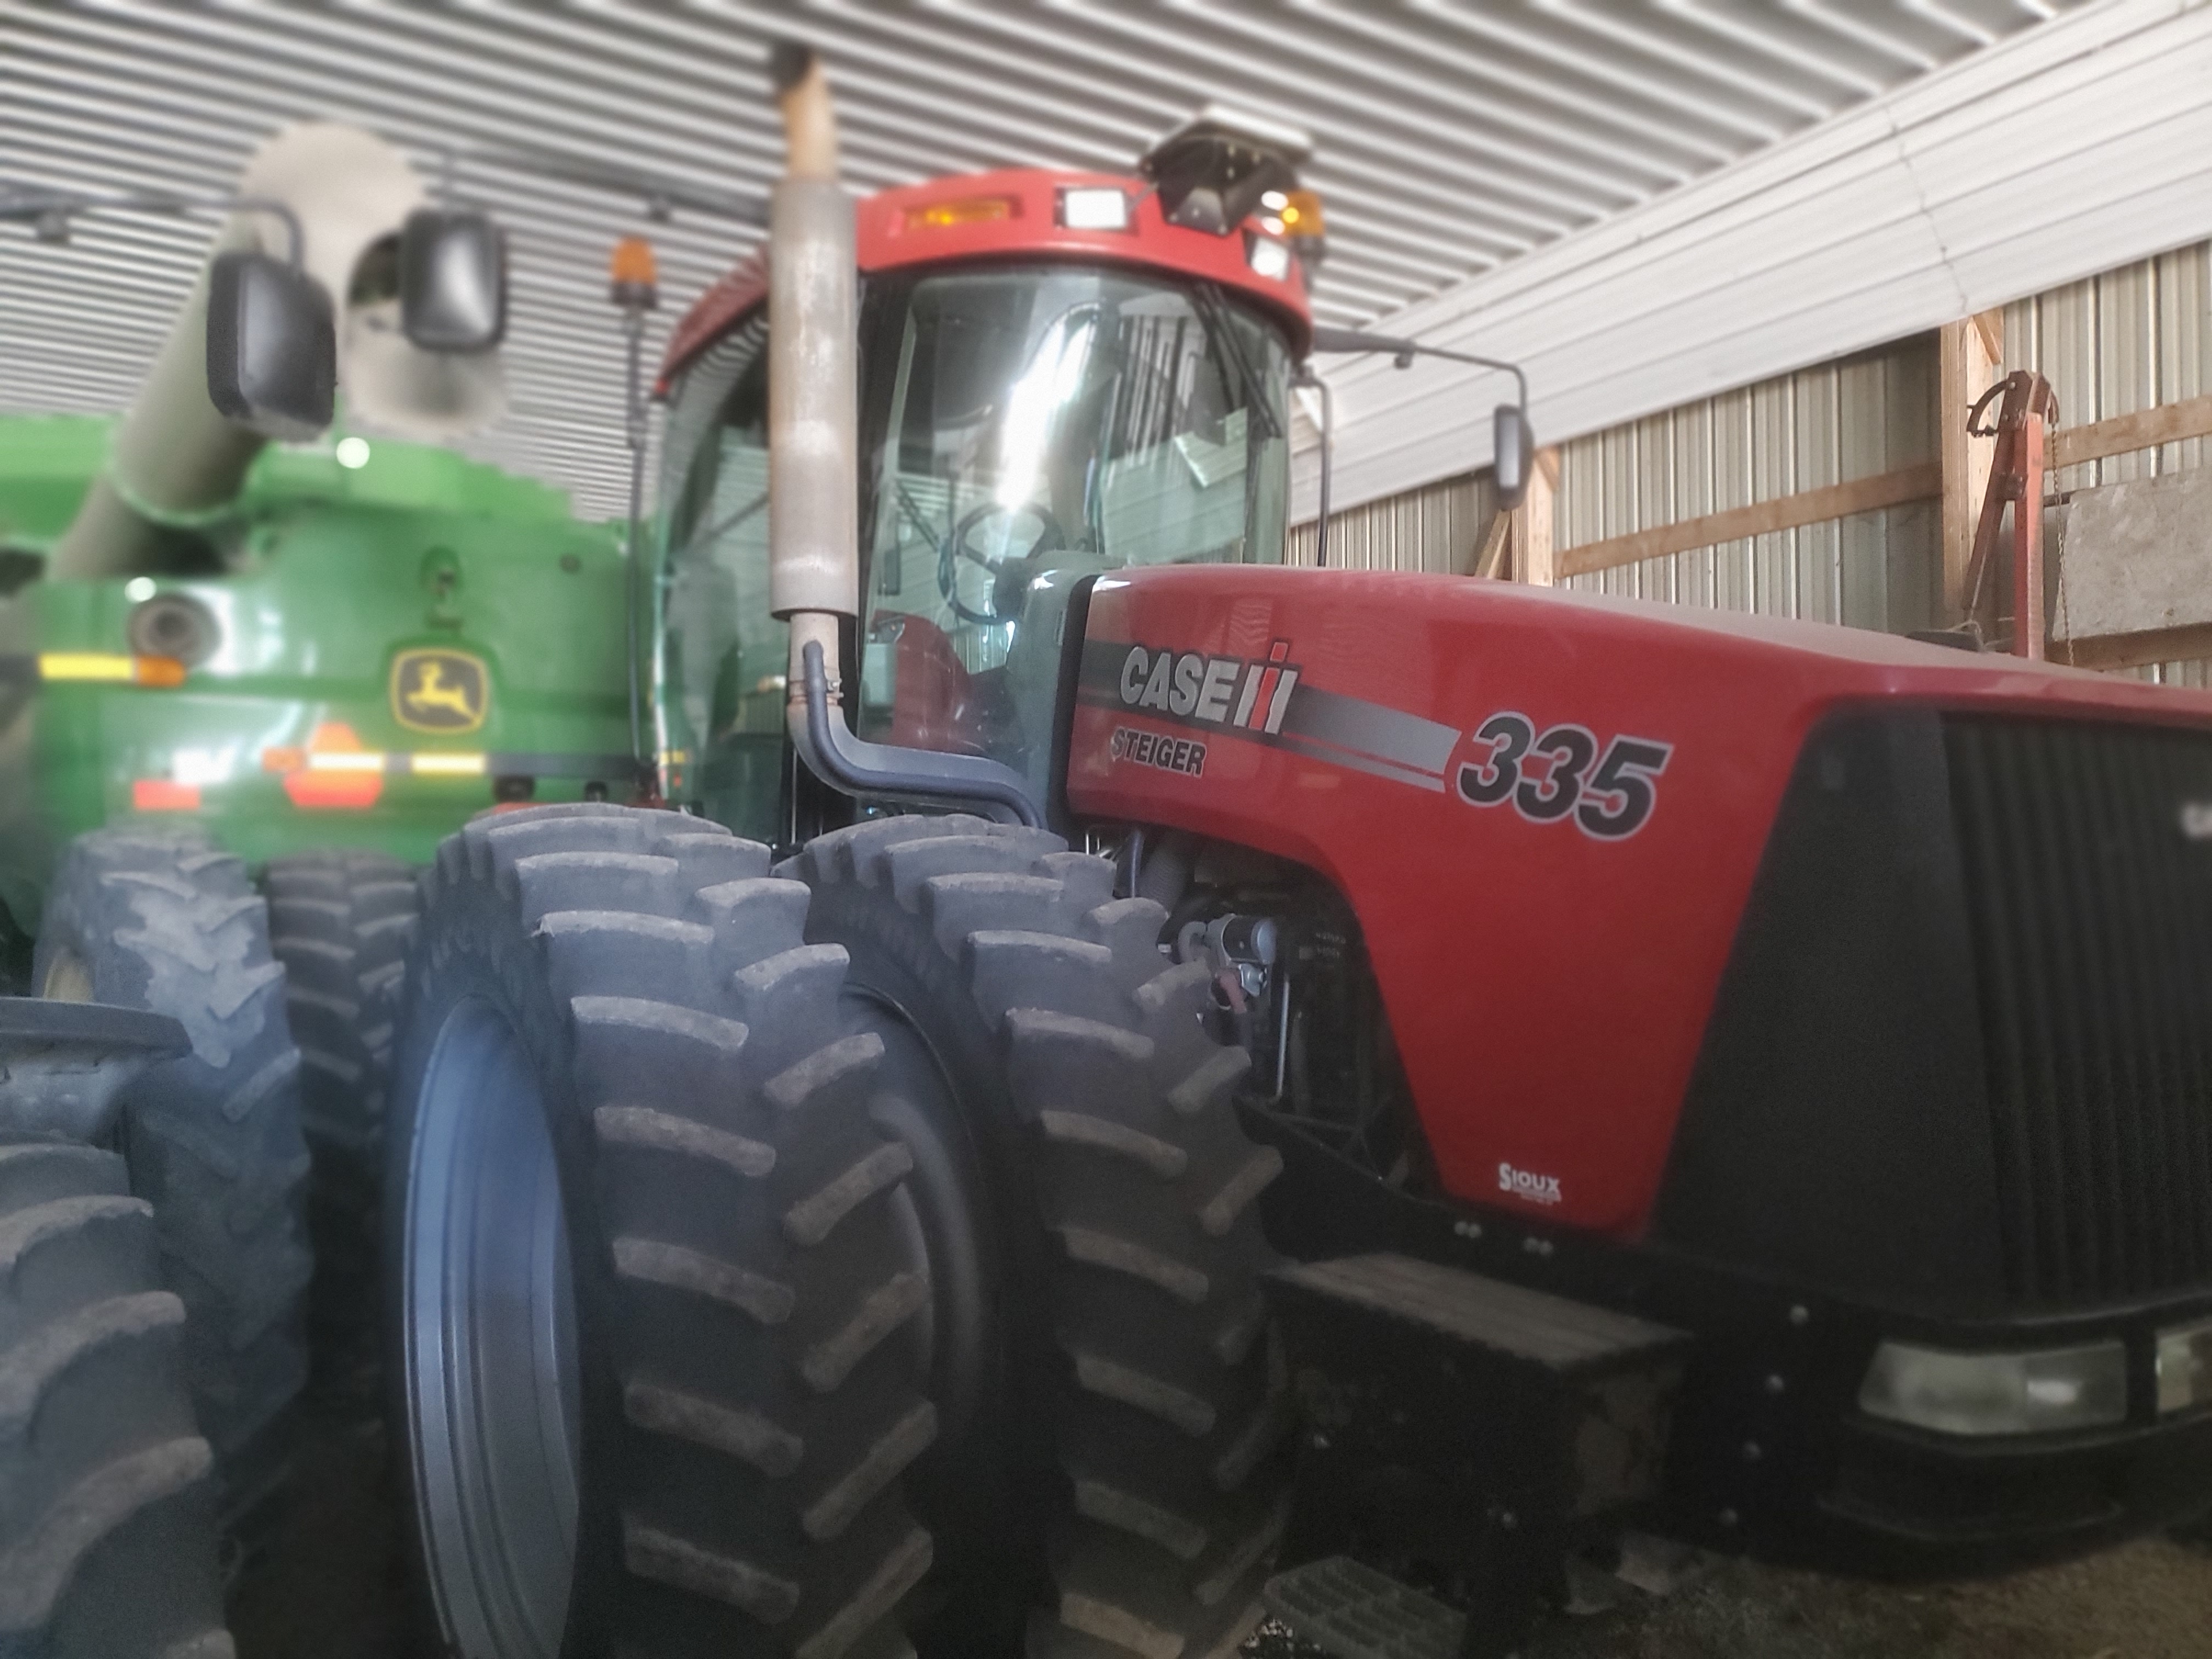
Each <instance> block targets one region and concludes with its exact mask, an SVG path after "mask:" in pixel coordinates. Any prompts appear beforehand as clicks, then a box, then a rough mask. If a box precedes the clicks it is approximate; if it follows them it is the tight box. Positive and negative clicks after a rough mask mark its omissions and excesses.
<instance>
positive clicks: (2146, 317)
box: [2003, 242, 2212, 690]
mask: <svg viewBox="0 0 2212 1659" xmlns="http://www.w3.org/2000/svg"><path fill="white" fill-rule="evenodd" d="M2003 368H2005V369H2006V370H2007V371H2009V370H2012V369H2015V368H2032V369H2036V370H2038V371H2039V372H2040V373H2041V374H2044V375H2045V377H2046V378H2047V379H2048V380H2050V381H2051V390H2052V391H2054V392H2057V394H2058V420H2059V425H2060V426H2061V428H2065V427H2071V426H2086V425H2087V424H2089V423H2090V422H2093V421H2101V420H2108V419H2110V418H2111V417H2112V416H2115V415H2130V414H2133V413H2134V412H2135V411H2136V410H2139V409H2149V408H2152V407H2154V406H2155V405H2157V404H2172V403H2179V402H2180V401H2182V400H2183V399H2184V398H2197V397H2202V396H2203V395H2204V394H2205V393H2206V392H2212V242H2198V243H2197V244H2195V245H2194V246H2190V247H2184V248H2176V249H2174V250H2173V251H2172V252H2169V253H2161V254H2160V255H2159V256H2157V257H2156V258H2151V259H2138V260H2136V262H2134V263H2133V264H2125V265H2122V266H2120V267H2119V268H2118V270H2108V271H2106V272H2104V273H2103V274H2102V275H2100V276H2092V277H2090V278H2088V279H2087V280H2086V281H2084V282H2079V283H2067V284H2066V285H2065V286H2064V287H2063V288H2055V289H2051V290H2049V291H2048V292H2046V293H2043V294H2037V295H2031V296H2030V297H2029V298H2027V299H2025V300H2021V301H2015V303H2014V304H2012V305H2008V306H2007V307H2005V308H2004V362H2003ZM2208 461H2212V439H2204V438H2191V439H2187V440H2185V441H2182V442H2179V443H2170V444H2162V445H2160V447H2157V448H2156V449H2143V450H2137V451H2136V452H2135V453H2132V454H2126V455H2109V456H2106V458H2105V459H2102V460H2097V461H2085V462H2083V463H2082V464H2081V465H2078V466H2069V467H2062V468H2060V469H2059V470H2058V471H2057V472H2056V473H2055V474H2054V475H2053V477H2052V479H2051V489H2057V490H2069V489H2094V488H2095V487H2096V486H2097V485H2099V484H2106V483H2118V482H2120V481H2121V480H2123V479H2126V478H2145V477H2155V476H2157V475H2158V474H2160V473H2166V472H2179V471H2185V470H2187V469H2189V468H2191V467H2199V466H2203V465H2206V464H2207V463H2208ZM2058 553H2059V556H2060V557H2061V558H2062V559H2063V556H2064V549H2063V547H2061V548H2060V549H2059V550H2058ZM2129 672H2131V673H2133V674H2134V675H2135V676H2136V678H2139V679H2146V680H2150V681H2153V682H2154V683H2156V684H2161V685H2184V686H2189V687H2191V688H2195V689H2198V690H2204V689H2212V662H2207V661H2201V660H2200V661H2193V662H2169V663H2157V664H2152V665H2147V666H2145V667H2142V668H2137V669H2132V670H2130V671H2129Z"/></svg>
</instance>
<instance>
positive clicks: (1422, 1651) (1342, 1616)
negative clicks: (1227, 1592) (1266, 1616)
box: [1260, 1555, 1467, 1659]
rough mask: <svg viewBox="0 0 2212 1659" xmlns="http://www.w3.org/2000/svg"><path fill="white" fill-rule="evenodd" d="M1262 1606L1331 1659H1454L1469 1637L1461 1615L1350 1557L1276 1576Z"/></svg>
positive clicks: (1262, 1595)
mask: <svg viewBox="0 0 2212 1659" xmlns="http://www.w3.org/2000/svg"><path fill="white" fill-rule="evenodd" d="M1260 1600H1261V1602H1262V1603H1263V1604H1264V1605H1265V1606H1266V1607H1267V1611H1268V1612H1269V1613H1273V1614H1274V1616H1275V1617H1276V1618H1278V1619H1279V1620H1282V1621H1283V1623H1285V1625H1288V1626H1290V1627H1291V1631H1292V1632H1294V1633H1295V1634H1296V1635H1297V1637H1298V1638H1299V1639H1301V1640H1302V1641H1306V1642H1310V1643H1312V1644H1314V1645H1315V1646H1316V1647H1319V1648H1322V1649H1325V1650H1328V1653H1329V1654H1330V1655H1331V1656H1332V1659H1455V1656H1456V1655H1458V1653H1459V1652H1460V1650H1461V1646H1462V1643H1463V1642H1464V1641H1465V1639H1466V1637H1467V1620H1466V1618H1465V1617H1464V1616H1463V1615H1462V1614H1460V1613H1454V1612H1453V1611H1452V1610H1451V1609H1450V1608H1449V1607H1446V1606H1444V1604H1443V1602H1441V1601H1437V1599H1436V1598H1435V1597H1433V1596H1431V1595H1425V1594H1423V1593H1422V1592H1421V1591H1419V1590H1417V1589H1413V1587H1412V1586H1411V1585H1409V1584H1401V1583H1399V1582H1398V1581H1397V1580H1396V1579H1395V1578H1392V1577H1388V1576H1387V1575H1385V1574H1383V1573H1379V1572H1377V1571H1375V1569H1374V1568H1372V1567H1369V1566H1363V1565H1361V1564H1360V1563H1358V1562H1357V1561H1354V1560H1352V1559H1351V1558H1350V1557H1348V1556H1342V1555H1332V1556H1330V1557H1328V1559H1326V1560H1322V1561H1311V1562H1309V1563H1307V1564H1306V1565H1304V1566H1303V1567H1293V1568H1292V1569H1291V1571H1288V1572H1279V1573H1277V1574H1276V1575H1275V1576H1274V1577H1273V1578H1270V1579H1269V1580H1268V1581H1267V1588H1266V1589H1262V1590H1261V1592H1260Z"/></svg>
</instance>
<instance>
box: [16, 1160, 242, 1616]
mask: <svg viewBox="0 0 2212 1659" xmlns="http://www.w3.org/2000/svg"><path fill="white" fill-rule="evenodd" d="M129 1179H130V1178H129V1175H128V1172H127V1171H126V1170H125V1168H124V1164H123V1160H122V1159H121V1158H118V1157H117V1156H115V1155H114V1154H113V1153H112V1152H100V1151H98V1150H96V1149H94V1148H93V1147H90V1146H77V1145H74V1144H71V1143H68V1142H58V1141H52V1140H25V1139H9V1140H4V1141H0V1655H5V1656H7V1659H230V1656H231V1651H232V1650H231V1643H230V1638H229V1637H228V1635H226V1634H225V1633H224V1632H223V1629H222V1589H221V1585H220V1583H219V1582H218V1579H217V1577H216V1513H215V1510H216V1504H215V1496H216V1495H215V1490H214V1482H213V1480H212V1479H211V1478H210V1473H211V1471H212V1469H213V1468H214V1462H215V1458H214V1453H213V1452H212V1451H211V1450H210V1449H209V1446H208V1443H207V1442H206V1440H205V1439H204V1438H203V1437H201V1434H200V1432H199V1430H198V1428H197V1425H195V1424H194V1422H193V1419H192V1407H191V1397H190V1396H189V1395H187V1394H186V1392H185V1385H184V1378H183V1376H182V1374H181V1372H180V1370H179V1339H180V1338H181V1336H182V1335H183V1332H184V1325H185V1309H184V1304H182V1303H180V1302H179V1300H178V1299H177V1298H176V1297H174V1296H173V1295H172V1294H171V1293H170V1292H168V1291H164V1290H162V1289H161V1267H160V1261H159V1259H158V1256H157V1252H156V1240H155V1227H154V1217H153V1212H152V1210H151V1208H150V1207H149V1206H148V1205H147V1203H146V1202H145V1200H143V1199H137V1198H132V1197H131V1196H130V1195H129Z"/></svg>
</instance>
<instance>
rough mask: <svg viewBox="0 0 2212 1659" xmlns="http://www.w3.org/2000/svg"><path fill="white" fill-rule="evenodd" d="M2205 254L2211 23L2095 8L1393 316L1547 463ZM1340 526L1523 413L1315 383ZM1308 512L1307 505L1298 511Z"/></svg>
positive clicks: (1415, 372) (1436, 379)
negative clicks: (1601, 441)
mask: <svg viewBox="0 0 2212 1659" xmlns="http://www.w3.org/2000/svg"><path fill="white" fill-rule="evenodd" d="M2207 236H2212V8H2208V7H2206V6H2204V5H2203V4H2202V3H2198V0H2104V3H2100V4H2098V5H2094V6H2091V7H2087V8H2084V9H2081V10H2079V11H2075V12H2073V13H2071V14H2069V15H2067V16H2065V17H2063V18H2061V19H2059V20H2058V21H2055V22H2053V23H2051V24H2049V25H2047V26H2046V27H2044V28H2041V29H2039V30H2037V31H2035V32H2034V33H2030V34H2027V35H2024V36H2021V37H2020V38H2018V39H2016V40H2010V41H2008V42H2005V43H2003V44H2002V45H2001V46H1997V47H1996V48H1995V49H1993V50H1991V51H1989V52H1984V53H1981V54H1978V55H1976V56H1975V57H1973V58H1971V59H1968V60H1966V61H1965V62H1963V63H1960V64H1956V65H1954V66H1953V67H1950V68H1947V69H1945V70H1942V72H1940V73H1938V74H1935V75H1931V76H1927V77H1925V78H1924V79H1920V80H1916V81H1915V82H1911V84H1909V85H1906V86H1903V87H1900V88H1897V89H1895V90H1893V91H1892V92H1889V93H1886V94H1883V95H1882V96H1881V97H1880V98H1879V99H1875V100H1871V101H1869V103H1867V104H1865V105H1863V106H1861V107H1859V108H1857V109H1855V110H1852V111H1850V112H1845V113H1844V114H1842V115H1839V116H1837V117H1834V118H1831V119H1829V120H1827V121H1826V122H1823V123H1821V124H1820V125H1819V126H1817V127H1814V128H1812V129H1809V130H1808V131H1805V132H1803V133H1802V134H1800V135H1798V136H1796V137H1793V138H1790V139H1787V140H1784V142H1782V143H1778V144H1776V145H1774V146H1772V147H1771V148H1770V149H1765V150H1763V151H1761V152H1759V154H1757V155H1753V156H1750V157H1747V158H1746V159H1744V160H1743V161H1738V162H1736V163H1735V164H1733V165H1731V166H1730V167H1727V168H1724V169H1723V170H1721V171H1719V172H1717V173H1712V174H1711V175H1709V176H1708V177H1706V178H1705V179H1699V180H1696V181H1694V182H1692V183H1691V184H1689V185H1684V186H1683V187H1681V188H1680V189H1679V190H1677V191H1673V192H1670V193H1669V194H1668V195H1666V196H1663V197H1656V198H1655V199H1654V200H1653V201H1651V202H1650V203H1647V204H1644V205H1642V206H1640V207H1638V208H1636V209H1633V210H1630V211H1628V212H1626V213H1624V214H1621V215H1619V216H1615V217H1613V218H1611V219H1608V220H1607V221H1606V222H1602V223H1601V224H1598V225H1595V226H1591V227H1588V228H1584V229H1583V230H1581V231H1579V232H1577V234H1574V235H1573V236H1571V237H1568V238H1565V239H1564V240H1561V241H1559V242H1558V243H1557V244H1555V245H1553V246H1550V247H1547V248H1543V249H1540V250H1537V251H1535V252H1531V253H1529V254H1528V255H1526V256H1524V257H1523V258H1521V259H1519V260H1516V261H1515V262H1514V263H1513V264H1510V265H1506V266H1504V267H1501V268H1499V269H1498V270H1493V271H1489V272H1486V273H1484V274H1482V275H1480V276H1476V277H1474V278H1471V279H1469V280H1468V281H1466V282H1464V283H1456V284H1455V285H1454V286H1453V287H1451V288H1450V289H1446V290H1444V291H1443V292H1441V293H1439V294H1437V295H1433V296H1431V297H1430V298H1427V299H1425V300H1421V301H1416V302H1414V303H1413V305H1411V306H1409V307H1407V308H1406V309H1405V310H1404V311H1403V312H1401V313H1399V315H1398V317H1397V318H1396V319H1395V326H1396V327H1397V328H1398V329H1400V330H1402V331H1404V332H1406V333H1408V334H1411V335H1413V336H1415V337H1419V338H1420V339H1422V340H1424V341H1426V342H1428V343H1431V344H1435V345H1439V346H1443V347H1447V348H1456V349H1460V350H1462V351H1470V352H1477V353H1480V354H1482V355H1484V356H1499V357H1507V358H1510V359H1513V360H1515V361H1517V362H1521V363H1522V364H1523V365H1524V366H1525V367H1526V368H1527V370H1528V378H1529V383H1530V387H1531V403H1532V405H1533V414H1534V422H1535V426H1536V429H1537V431H1538V433H1539V435H1541V436H1542V437H1544V438H1546V439H1551V440H1557V439H1561V438H1566V437H1571V436H1575V435H1579V434H1582V433H1586V432H1589V431H1593V430H1595V429H1597V428H1601V427H1607V426H1612V425H1614V424H1617V423H1619V422H1624V421H1628V420H1632V419H1635V418H1638V417H1639V416H1644V415H1648V414H1651V413H1653V412H1656V411H1657V410H1662V409H1668V408H1672V407H1674V406H1675V405H1678V404H1683V403H1686V402H1689V401H1691V400H1692V399H1693V398H1702V397H1706V396H1709V395H1711V393H1714V392H1722V391H1726V390H1729V389H1730V388H1733V387H1735V386H1746V385H1749V384H1751V383H1753V382H1754V381H1758V380H1765V379H1767V378H1769V377H1770V376H1772V375H1777V374H1787V373H1789V372H1790V371H1792V370H1795V369H1797V368H1803V367H1805V366H1806V365H1808V364H1809V363H1814V362H1820V361H1822V360H1824V359H1827V358H1831V357H1835V356H1843V355H1844V354H1846V353H1849V352H1852V351H1857V350H1860V349H1865V348H1867V347H1870V346H1875V345H1879V344H1881V343H1885V342H1887V341H1891V340H1895V339H1899V338H1902V337H1905V336H1906V335H1910V334H1913V333H1917V332H1918V331H1922V330H1924V329H1929V328H1933V327H1935V326H1936V325H1938V324H1941V323H1943V322H1946V321H1948V320H1949V319H1953V318H1956V317H1962V316H1966V315H1967V314H1969V313H1973V312H1978V311H1983V310H1987V309H1989V308H1990V307H1995V306H1998V305H2002V304H2004V303H2006V302H2008V301H2013V300H2016V299H2020V298H2022V297H2024V296H2025V295H2030V294H2034V293H2039V292H2041V291H2042V290H2044V289H2050V288H2055V287H2057V286H2059V285H2060V284H2063V283H2069V282H2073V281H2075V280H2078V279H2080V278H2081V277H2084V276H2091V275H2093V274H2095V273H2096V272H2099V271H2102V270H2111V269H2112V268H2114V267H2116V266H2118V265H2122V264H2127V263H2128V262H2130V261H2131V260H2135V259H2139V258H2144V257H2146V256H2148V255H2150V254H2154V253H2158V252H2164V251H2166V249H2169V248H2172V247H2177V246H2184V245H2186V244H2189V243H2192V242H2196V241H2199V240H2203V239H2204V238H2206V237H2207ZM1324 372H1325V373H1326V374H1327V375H1328V380H1329V382H1330V384H1331V386H1332V388H1333V390H1334V392H1335V394H1336V401H1337V409H1338V417H1339V422H1340V432H1339V437H1338V443H1337V447H1336V454H1337V466H1336V470H1335V476H1334V484H1335V490H1334V500H1335V501H1336V502H1338V503H1340V504H1342V505H1346V506H1349V505H1352V504H1353V503H1356V502H1358V501H1369V500H1372V499H1375V498H1376V497H1378V496H1382V495H1391V494H1394V493H1395V492H1397V491H1399V490H1401V489H1408V488H1410V487H1412V486H1413V485H1416V484H1419V483H1426V482H1428V481H1430V480H1431V479H1435V478H1437V477H1446V476H1449V474H1452V473H1455V472H1462V471H1467V470H1468V469H1469V468H1470V467H1474V466H1477V465H1483V464H1485V463H1486V462H1487V461H1488V459H1489V458H1490V433H1489V411H1490V408H1491V405H1492V404H1493V403H1494V402H1495V401H1496V400H1497V399H1498V398H1499V397H1501V396H1503V395H1506V393H1507V392H1508V390H1509V388H1508V387H1507V386H1505V384H1504V383H1503V382H1502V381H1501V380H1499V379H1498V377H1496V376H1494V375H1487V374H1484V373H1483V372H1481V371H1475V370H1468V369H1464V368H1458V367H1457V366H1455V365H1450V364H1444V363H1439V362H1434V361H1427V362H1419V363H1417V364H1415V365H1414V367H1413V368H1411V369H1408V370H1406V371H1402V372H1401V371H1398V370H1395V369H1394V368H1391V367H1390V366H1389V364H1388V362H1385V361H1384V360H1382V359H1379V358H1374V357H1368V358H1361V359H1357V360H1353V361H1352V362H1344V361H1343V360H1339V361H1338V362H1337V363H1336V364H1334V366H1328V367H1325V369H1324ZM1313 495H1314V488H1313V479H1312V477H1311V476H1310V470H1309V471H1308V473H1307V474H1306V475H1305V476H1304V477H1302V478H1301V480H1300V496H1299V499H1300V503H1301V511H1302V512H1304V513H1310V511H1311V504H1312V501H1313Z"/></svg>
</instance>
